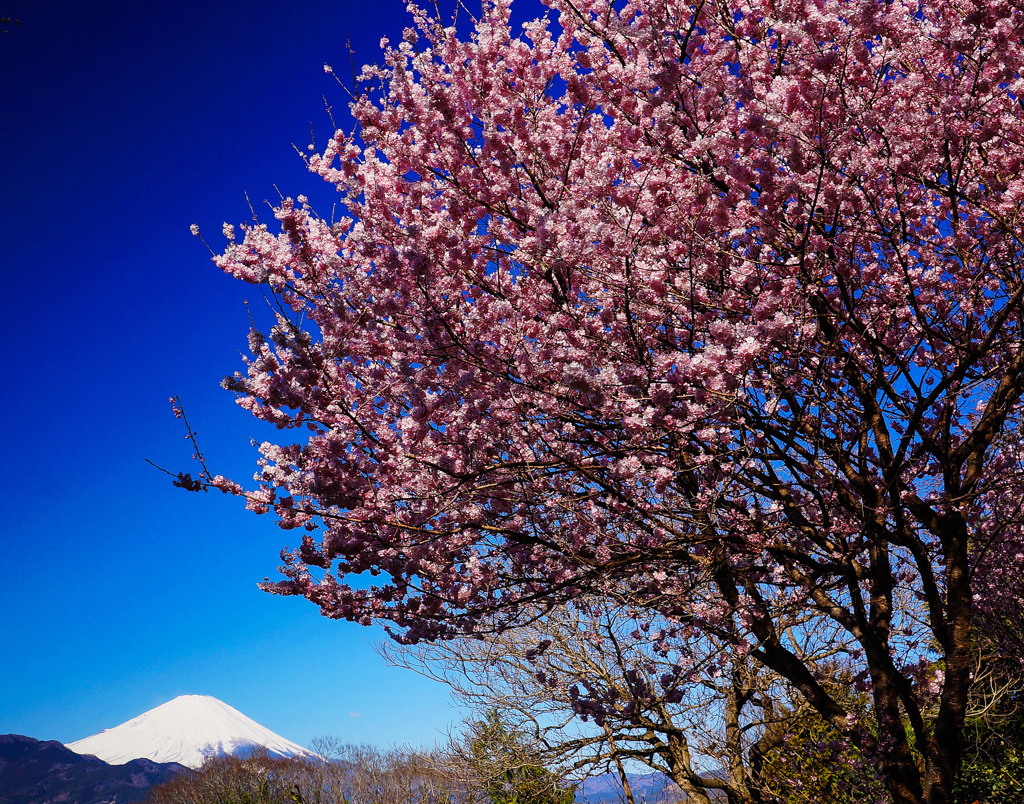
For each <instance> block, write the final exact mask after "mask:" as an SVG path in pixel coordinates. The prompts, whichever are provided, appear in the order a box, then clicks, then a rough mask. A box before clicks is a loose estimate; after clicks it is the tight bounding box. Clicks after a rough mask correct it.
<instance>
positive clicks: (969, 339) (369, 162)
mask: <svg viewBox="0 0 1024 804" xmlns="http://www.w3.org/2000/svg"><path fill="white" fill-rule="evenodd" d="M412 13H413V16H414V23H415V24H414V26H413V27H411V28H410V29H409V30H407V31H406V32H405V35H404V37H403V41H402V42H401V43H399V44H398V45H397V46H396V47H391V48H388V49H387V50H386V58H385V61H384V63H383V64H382V65H381V66H379V67H372V68H364V70H363V73H362V81H363V83H362V84H361V86H360V89H359V91H358V94H357V97H356V99H355V101H354V102H353V104H352V106H351V110H352V114H353V116H354V118H355V121H356V124H357V127H356V129H355V130H354V131H353V133H351V134H346V133H345V132H343V131H338V132H337V133H336V134H335V136H334V138H333V139H332V140H331V141H330V143H329V144H328V145H327V146H326V148H325V149H324V150H323V151H322V152H321V153H318V154H315V155H314V156H312V157H311V158H310V160H309V166H310V168H311V170H312V171H314V172H315V173H317V174H319V175H320V176H321V177H323V179H325V180H326V181H328V182H331V183H333V184H334V185H335V186H336V187H337V189H338V190H339V192H340V198H341V200H342V201H343V205H344V208H345V211H346V216H345V217H343V218H341V219H339V220H335V221H329V220H325V219H323V218H322V217H320V216H318V215H316V214H315V213H314V211H313V210H312V209H311V208H310V206H309V204H308V203H307V202H306V201H305V199H304V198H303V197H302V196H300V197H299V198H298V200H297V201H292V200H285V201H283V202H282V203H281V204H280V206H279V207H278V208H277V209H276V210H275V213H274V214H275V217H276V219H277V221H278V224H279V227H280V231H279V232H273V231H271V228H270V227H268V226H266V225H263V224H252V225H247V226H245V227H243V235H244V236H243V237H242V238H241V239H240V240H236V239H235V237H234V233H233V230H232V229H231V228H230V227H225V228H226V232H227V233H228V236H229V243H228V245H227V248H226V250H225V251H224V253H223V255H222V256H220V257H218V258H217V260H216V261H217V263H218V265H219V266H220V267H221V268H223V269H224V270H225V271H227V272H228V273H230V274H232V275H234V276H237V277H239V278H241V279H243V280H246V281H248V282H253V283H259V284H262V285H265V286H266V287H267V288H268V290H269V291H270V292H271V293H272V294H274V296H275V298H276V299H277V302H278V304H279V313H278V316H277V320H276V323H274V325H273V326H272V327H270V328H269V331H268V332H267V334H266V335H263V334H261V333H259V332H257V331H255V330H254V331H253V332H252V333H251V334H250V348H251V352H252V355H251V357H250V358H249V360H248V365H247V367H246V370H245V372H244V373H239V374H236V375H235V376H234V377H233V378H230V379H229V380H228V381H227V382H226V385H227V387H228V388H230V389H231V390H233V391H235V392H237V393H238V395H239V402H240V404H241V405H242V406H243V407H245V408H247V409H248V410H250V411H251V412H252V413H253V414H254V415H255V416H256V417H258V418H260V419H263V420H266V421H268V422H273V423H274V424H276V425H277V426H278V427H280V428H282V429H283V430H288V431H291V432H288V433H283V434H282V435H283V437H284V438H283V441H282V443H280V444H272V443H265V444H263V445H261V447H260V451H261V453H262V460H261V468H260V472H259V475H258V481H259V482H258V487H256V488H253V489H248V490H246V489H243V487H242V486H241V485H239V484H237V483H235V482H234V481H231V480H229V479H226V478H224V477H221V476H213V475H211V474H210V473H208V472H205V471H204V474H203V475H202V477H201V478H200V481H201V482H202V483H205V484H209V485H212V486H215V487H218V488H221V489H222V490H224V491H228V492H233V493H236V494H240V495H244V496H245V497H246V499H247V500H248V505H249V506H250V507H251V508H252V509H253V510H254V511H257V512H261V513H265V512H270V511H273V512H274V514H275V515H276V516H277V518H278V519H279V521H280V524H281V525H282V527H284V528H299V529H305V531H306V533H305V535H304V536H303V538H302V542H301V545H300V546H298V547H297V548H296V549H295V550H293V551H287V552H286V553H285V554H284V567H283V573H284V579H283V580H280V581H277V582H270V581H268V582H267V583H266V588H267V589H268V590H270V591H273V592H276V593H280V594H288V595H300V596H304V597H306V598H308V599H309V600H310V601H312V602H314V603H315V604H316V605H318V606H319V607H320V608H321V610H322V611H323V613H324V614H325V615H327V616H329V617H335V618H345V619H350V620H354V621H357V622H363V623H368V622H370V621H373V620H379V621H383V622H385V623H388V624H389V627H390V628H391V629H392V631H393V632H394V633H395V635H396V636H397V637H398V638H400V639H402V640H406V641H417V640H438V639H444V638H447V637H451V636H454V635H458V634H474V633H477V634H479V633H481V631H482V629H484V628H485V627H493V626H494V624H495V623H497V627H502V628H504V627H513V626H516V625H518V624H522V622H523V620H524V619H525V618H527V617H530V616H534V612H535V611H536V609H537V607H538V606H540V607H541V608H543V607H545V606H554V605H558V604H559V603H561V602H563V601H565V600H570V599H574V598H577V597H579V596H580V595H583V594H594V595H598V596H607V597H611V598H613V599H616V600H619V601H622V602H623V603H628V605H630V606H632V607H633V608H635V609H636V610H637V611H648V612H650V613H651V614H652V616H656V617H659V618H667V619H669V620H671V621H672V622H674V623H676V624H677V625H678V627H679V628H686V629H692V632H693V633H694V634H707V635H712V636H714V637H715V638H716V639H721V640H725V641H727V642H728V643H729V644H730V645H731V650H732V651H734V652H735V653H736V655H737V656H742V657H745V660H746V661H749V662H752V663H755V664H757V665H760V666H762V667H764V668H766V669H767V670H770V671H771V672H772V673H774V674H777V675H778V677H780V678H781V679H784V680H785V682H786V683H787V684H789V685H791V686H792V688H793V689H794V690H796V691H798V693H799V694H800V695H801V696H802V697H803V699H804V700H806V702H807V705H808V706H810V707H812V708H813V709H814V710H815V711H817V712H818V713H819V715H820V716H821V718H822V719H823V721H824V722H825V723H827V724H829V726H830V727H831V728H833V729H834V730H835V731H836V732H837V733H840V734H844V735H847V736H849V737H851V739H852V738H856V739H857V740H858V744H859V745H860V746H861V748H862V749H863V750H864V751H866V752H869V753H870V754H871V755H872V756H874V757H876V758H877V759H876V761H877V763H878V766H879V771H880V773H881V775H882V777H883V778H884V780H885V783H886V786H887V789H888V791H889V795H890V796H891V797H892V799H893V800H894V801H896V802H900V803H901V804H903V803H907V804H909V803H910V802H914V803H915V804H916V803H917V802H923V801H928V802H933V803H934V804H938V802H948V801H950V800H951V799H950V797H951V795H952V793H951V790H952V785H953V779H954V776H955V773H956V770H957V767H958V765H959V763H960V761H961V754H962V729H963V724H964V717H965V711H966V707H967V705H968V692H969V687H970V669H971V665H972V660H971V657H972V651H973V649H974V647H973V646H974V642H975V635H976V626H975V617H976V615H977V617H978V618H979V619H978V622H979V623H990V622H1001V621H1003V619H1005V618H1003V615H1004V614H1005V612H1006V611H1007V607H1010V608H1011V609H1012V607H1013V606H1019V605H1020V604H1021V586H1020V584H1019V579H1020V577H1021V571H1022V570H1024V534H1022V517H1021V505H1022V493H1021V492H1022V488H1024V485H1022V470H1024V466H1022V460H1024V440H1022V438H1021V435H1022V433H1021V413H1022V405H1021V394H1022V393H1024V348H1022V346H1024V344H1022V333H1021V301H1022V298H1024V266H1022V262H1021V260H1022V256H1024V249H1022V241H1021V235H1022V232H1024V228H1022V227H1024V220H1022V213H1021V209H1022V208H1024V178H1022V177H1021V166H1022V164H1024V110H1022V104H1024V98H1022V89H1024V82H1022V75H1021V73H1022V69H1021V68H1022V64H1024V51H1022V42H1021V33H1022V28H1021V25H1022V23H1024V10H1022V8H1021V7H1020V5H1019V4H1015V3H1014V2H1004V0H960V1H958V2H955V3H953V2H944V3H920V2H917V1H916V0H915V1H914V2H910V0H891V2H881V1H880V0H717V1H716V2H714V3H712V2H708V0H696V1H695V2H683V1H682V0H617V1H615V2H609V0H550V10H549V14H548V15H547V16H545V17H543V18H541V19H538V20H536V21H534V22H531V23H529V24H527V25H526V26H525V27H524V29H523V30H522V32H520V31H518V30H516V31H513V30H512V28H511V25H510V22H509V15H510V9H509V5H508V2H507V0H499V1H498V2H497V3H496V4H494V5H489V6H487V7H486V8H485V9H484V10H483V11H482V13H481V15H480V18H479V19H478V20H475V21H474V25H473V30H472V32H471V33H469V34H468V35H465V34H460V33H459V31H458V30H457V28H456V27H455V26H448V27H445V25H444V24H443V23H441V22H439V21H438V20H436V19H433V18H431V17H430V16H428V15H427V14H425V13H424V12H422V11H420V10H417V9H415V8H414V9H413V10H412ZM289 436H290V437H289ZM994 557H997V558H998V561H997V564H996V566H997V567H998V569H999V572H992V571H991V569H992V567H993V560H992V559H993V558H994ZM709 586H710V588H711V589H712V590H713V594H708V593H705V592H703V591H702V592H701V593H700V594H694V590H698V589H701V590H704V589H706V588H708V587H709ZM808 613H813V615H814V616H816V617H822V618H827V619H828V620H830V621H831V622H832V623H833V624H834V625H835V626H836V627H838V628H840V629H842V631H843V633H844V635H845V636H844V640H848V641H849V643H850V645H851V646H852V647H851V651H850V661H851V665H852V676H851V678H852V683H854V684H857V685H860V686H862V687H863V688H864V689H865V690H866V691H868V692H869V694H870V698H871V715H872V719H873V726H872V728H871V729H869V730H866V731H860V732H858V731H857V729H858V728H859V726H858V725H857V717H856V716H855V713H853V712H851V711H849V708H848V707H847V706H845V705H844V702H843V700H842V699H841V698H840V697H838V696H836V695H833V694H830V691H829V685H828V684H826V683H824V680H823V678H822V677H821V673H820V671H819V669H817V668H816V667H815V666H813V665H811V664H808V663H807V662H805V661H803V660H802V659H801V655H800V649H799V641H800V639H801V636H800V635H799V634H798V633H795V632H794V629H793V628H792V627H791V625H792V623H794V622H802V621H805V619H806V617H807V616H808ZM932 713H933V714H932ZM915 752H916V753H915Z"/></svg>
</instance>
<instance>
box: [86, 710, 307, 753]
mask: <svg viewBox="0 0 1024 804" xmlns="http://www.w3.org/2000/svg"><path fill="white" fill-rule="evenodd" d="M258 746H263V747H264V748H266V749H267V751H268V752H269V753H270V755H271V756H283V757H293V756H314V754H313V752H312V751H307V750H306V749H305V748H303V747H302V746H301V745H297V744H295V743H293V742H291V741H290V740H286V739H285V738H284V737H281V736H280V735H278V734H275V733H274V732H272V731H271V730H270V729H268V728H266V727H264V726H261V725H260V724H259V723H257V722H256V721H255V720H253V719H252V718H249V717H246V716H245V715H243V714H242V713H241V712H239V711H238V710H237V709H235V708H233V707H231V706H228V705H227V704H226V703H224V702H223V701H219V700H217V699H216V698H214V697H212V696H210V695H180V696H178V697H177V698H175V699H174V700H172V701H168V702H167V703H165V704H161V705H160V706H158V707H156V708H155V709H150V710H149V711H148V712H143V713H142V714H141V715H139V716H138V717H136V718H132V719H131V720H129V721H127V722H126V723H122V724H121V725H120V726H115V727H114V728H112V729H104V730H103V731H101V732H100V733H99V734H94V735H92V736H91V737H86V738H84V739H82V740H76V741H75V742H73V743H68V744H67V747H68V748H70V749H71V750H72V751H74V752H75V753H78V754H92V755H93V756H96V757H99V758H100V759H102V760H103V761H105V762H109V763H110V764H111V765H123V764H125V763H126V762H130V761H131V760H133V759H151V760H153V761H154V762H179V763H181V764H182V765H187V766H188V767H190V768H198V767H199V766H200V765H202V764H203V760H205V759H206V758H207V757H216V756H226V755H229V754H244V753H247V752H248V751H251V750H252V749H253V748H256V747H258Z"/></svg>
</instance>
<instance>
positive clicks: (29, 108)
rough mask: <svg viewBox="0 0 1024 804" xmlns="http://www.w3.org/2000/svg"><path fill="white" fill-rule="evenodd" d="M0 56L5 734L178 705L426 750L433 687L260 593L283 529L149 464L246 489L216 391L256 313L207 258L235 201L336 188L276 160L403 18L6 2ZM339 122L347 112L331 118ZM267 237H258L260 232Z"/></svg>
mask: <svg viewBox="0 0 1024 804" xmlns="http://www.w3.org/2000/svg"><path fill="white" fill-rule="evenodd" d="M0 15H2V16H11V17H17V18H20V20H21V23H22V26H23V27H22V28H20V29H18V28H13V29H12V31H11V32H10V33H8V34H5V35H2V36H0V82H2V83H0V86H2V92H0V104H2V106H3V113H2V116H0V121H2V122H0V190H2V193H0V221H2V224H3V228H2V231H3V244H2V246H0V276H2V279H3V283H2V290H0V304H2V305H3V312H4V322H3V327H2V329H0V333H2V334H0V345H2V351H0V360H2V370H3V374H2V376H3V380H2V385H0V390H2V393H0V444H2V447H3V453H2V460H0V466H2V469H0V472H2V482H0V503H2V511H3V518H2V520H0V546H2V550H3V552H2V558H0V562H2V564H0V566H2V569H3V583H2V584H0V611H2V615H3V618H2V626H0V629H2V630H0V649H2V652H3V655H4V658H3V660H2V661H0V733H6V732H14V733H20V734H26V735H29V736H32V737H36V738H39V739H56V740H60V741H63V742H67V741H71V740H75V739H79V738H82V737H85V736H87V735H90V734H93V733H95V732H97V731H100V730H101V729H103V728H108V727H111V726H114V725H117V724H118V723H121V722H123V721H124V720H127V719H129V718H131V717H133V716H135V715H137V714H140V713H141V712H143V711H145V710H146V709H149V708H151V707H153V706H156V705H158V704H160V703H163V702H164V701H166V700H169V699H170V698H172V697H174V696H176V695H180V694H183V693H198V694H208V695H213V696H216V697H218V698H220V699H222V700H224V701H225V702H227V703H229V704H231V705H232V706H234V707H236V708H238V709H239V710H241V711H242V712H244V713H245V714H247V715H249V716H250V717H253V718H255V719H256V720H257V721H259V722H261V723H263V724H264V725H266V726H267V727H269V728H271V729H273V730H275V731H277V732H279V733H280V734H282V735H284V736H285V737H288V738H289V739H292V740H295V741H297V742H299V743H306V744H308V743H309V741H310V740H311V739H312V738H313V737H315V736H317V735H323V734H333V735H336V736H338V737H340V738H341V739H343V740H345V741H348V742H353V743H364V742H366V743H375V744H378V745H382V746H383V745H388V744H393V743H405V742H408V743H414V744H422V743H431V742H433V741H434V740H435V739H437V738H438V737H440V736H441V735H442V734H443V732H444V731H445V729H446V728H447V727H448V725H449V724H452V723H456V722H457V721H458V720H459V718H460V714H459V712H458V711H457V710H456V709H453V708H451V706H450V702H449V700H448V696H447V691H446V689H444V688H443V687H440V686H438V685H436V684H433V683H432V682H428V681H425V680H423V679H420V678H419V677H418V676H416V675H415V674H413V673H411V672H410V671H405V670H397V669H391V668H388V667H386V666H385V664H384V663H383V661H382V660H381V659H379V658H378V657H377V655H376V654H375V653H374V652H373V650H372V649H371V648H370V647H369V645H368V640H375V639H380V638H381V636H382V634H381V632H380V631H379V630H376V629H365V628H360V627H358V626H356V625H352V624H349V623H338V622H332V621H328V620H325V619H323V618H321V617H320V616H319V614H318V613H317V611H316V609H315V607H314V606H312V605H311V604H308V603H306V602H305V601H298V600H294V599H284V598H278V597H271V596H270V595H266V594H264V593H262V592H259V591H258V590H257V589H256V583H257V582H258V581H260V580H262V579H263V578H264V577H265V576H267V575H270V576H274V575H275V574H276V568H277V565H278V553H279V551H280V549H281V548H282V547H284V546H286V545H291V544H292V543H293V542H294V541H295V540H296V538H297V537H296V536H295V533H294V532H285V531H281V530H279V529H278V528H277V527H276V526H275V525H274V523H273V521H272V520H271V519H269V518H266V517H255V516H254V515H252V514H250V513H248V512H246V511H245V510H244V509H243V508H242V507H241V506H240V505H239V504H238V502H237V501H235V500H233V499H230V498H227V497H224V496H222V495H220V494H217V493H210V494H189V493H187V492H184V491H181V490H179V489H176V488H173V487H172V486H171V484H170V482H169V479H168V478H167V477H166V476H164V475H161V474H160V473H158V472H157V471H156V470H154V469H152V468H151V467H150V466H148V465H147V464H146V463H145V459H146V458H149V459H151V460H153V461H155V462H157V463H160V464H163V465H165V466H167V467H169V468H173V469H176V470H177V469H186V470H190V471H194V468H193V466H192V465H191V461H190V456H191V449H190V447H189V446H188V444H187V443H186V441H185V440H184V431H183V429H182V427H181V423H180V422H178V421H177V420H175V419H174V418H173V416H172V414H171V410H170V405H169V403H168V397H170V396H171V395H172V394H178V395H180V396H181V398H182V400H183V401H184V403H185V406H186V410H187V413H188V415H189V418H190V419H191V421H192V423H193V425H194V426H195V428H196V429H197V430H198V432H199V434H200V438H201V442H202V446H203V448H204V451H205V453H206V455H207V457H208V458H209V460H210V463H211V468H212V469H213V470H214V471H216V472H220V473H222V474H226V475H228V476H234V477H238V478H243V479H244V478H248V477H250V476H251V474H252V471H253V469H254V467H255V455H254V451H253V450H252V448H251V447H250V446H249V439H250V438H251V437H259V438H261V439H262V438H263V437H264V435H265V434H264V433H262V432H261V431H260V430H259V429H258V427H257V424H256V423H255V422H254V421H253V420H252V419H251V418H249V417H248V415H247V414H245V413H244V412H243V411H241V410H239V409H238V408H237V407H236V406H235V405H234V402H233V397H232V396H231V395H230V394H229V393H227V392H226V391H223V390H221V389H220V387H219V381H220V379H221V377H223V376H224V375H225V374H230V373H231V372H233V371H234V370H235V369H236V368H237V367H238V366H239V365H240V359H239V354H240V351H241V350H243V349H244V348H245V335H246V331H247V329H248V318H247V315H246V310H245V307H244V301H245V300H247V299H248V300H250V301H251V302H252V303H253V304H254V306H258V305H262V301H261V300H260V296H259V293H258V291H256V290H255V289H254V288H252V287H249V286H246V285H243V284H241V283H239V282H237V281H235V280H232V279H229V278H228V277H226V276H224V275H222V274H220V273H219V272H218V270H217V269H216V268H215V266H214V265H213V264H212V263H211V262H210V260H209V254H208V252H207V251H206V250H205V249H204V247H203V246H202V244H201V243H200V242H199V241H198V240H197V239H196V238H193V237H192V236H191V235H190V234H189V225H190V224H191V223H193V222H198V223H199V224H200V226H201V228H202V229H203V230H204V232H205V233H206V235H207V236H208V237H209V239H210V240H211V242H212V243H214V244H216V243H219V242H220V235H219V232H220V229H221V223H222V222H223V221H229V222H233V223H236V224H237V223H239V222H241V221H243V220H246V219H247V218H248V217H249V211H248V207H247V205H246V201H245V193H246V192H248V193H249V196H250V197H251V198H252V200H253V201H254V202H262V200H263V199H266V198H271V199H273V198H276V191H275V189H274V184H275V183H276V184H277V186H278V187H279V188H280V189H281V192H283V193H284V194H285V195H292V196H295V195H299V194H300V193H305V194H306V195H308V196H309V197H310V199H311V200H312V201H313V202H314V204H315V205H317V206H319V207H321V208H323V209H325V211H326V212H329V207H330V204H331V202H332V201H333V200H334V191H333V188H330V187H328V186H326V185H323V184H322V182H320V180H319V179H317V178H316V177H314V176H312V175H311V174H308V173H307V172H306V171H305V168H304V166H303V165H302V163H301V161H300V160H299V158H298V156H297V155H296V153H295V151H294V150H293V149H292V144H293V143H294V144H295V145H298V146H300V147H303V146H305V145H306V144H307V143H308V142H309V137H310V123H312V124H313V126H314V129H315V130H316V132H317V134H318V144H320V143H322V142H323V141H324V140H325V139H326V137H327V136H328V135H329V134H330V125H329V122H328V119H327V115H326V113H325V111H324V102H323V100H322V96H324V95H327V98H328V102H330V103H332V104H333V105H334V107H335V114H336V116H337V118H338V119H339V120H340V119H345V118H346V116H347V102H346V98H345V96H344V94H343V92H342V91H341V89H340V87H338V86H337V85H336V84H335V83H334V80H333V79H332V78H331V77H330V76H327V75H325V74H324V71H323V65H324V63H325V62H328V63H330V64H331V65H332V66H334V67H335V69H336V70H337V72H338V73H339V74H342V75H345V74H346V73H348V72H349V70H348V56H347V53H346V50H345V41H346V36H348V37H351V41H352V44H353V46H354V48H355V50H356V59H357V61H359V62H362V61H370V60H373V59H375V58H376V57H377V56H378V55H379V46H378V43H379V40H380V38H381V36H384V35H387V36H389V37H390V38H391V40H392V41H397V40H398V39H400V37H401V31H402V29H403V27H404V26H405V25H406V24H407V17H406V14H405V10H404V4H403V3H402V2H400V0H374V2H355V1H354V0H305V1H304V2H299V3H297V2H272V1H271V0H175V2H164V3H148V2H138V1H137V0H98V1H96V2H88V3H85V2H80V0H74V2H71V0H60V1H57V0H3V2H2V8H0ZM339 112H340V113H339ZM267 217H268V218H269V216H267Z"/></svg>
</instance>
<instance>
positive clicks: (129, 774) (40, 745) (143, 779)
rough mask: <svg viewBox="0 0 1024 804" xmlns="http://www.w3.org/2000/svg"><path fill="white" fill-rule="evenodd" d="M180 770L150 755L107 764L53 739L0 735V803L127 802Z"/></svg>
mask: <svg viewBox="0 0 1024 804" xmlns="http://www.w3.org/2000/svg"><path fill="white" fill-rule="evenodd" d="M182 770H184V766H183V765H179V764H177V763H175V762H169V763H159V762H152V761H150V760H148V759H135V760H132V761H131V762H128V763H126V764H124V765H109V764H107V763H106V762H104V761H103V760H101V759H97V758H96V757H93V756H82V755H80V754H76V753H75V752H74V751H72V750H70V749H69V748H65V747H64V746H63V745H62V744H61V743H59V742H57V741H56V740H48V741H41V740H36V739H33V738H32V737H24V736H22V735H20V734H4V735H0V804H51V802H53V804H56V803H57V802H60V803H61V804H126V803H127V802H131V801H141V800H142V799H144V798H145V797H146V794H147V793H148V792H149V789H150V788H151V787H153V786H154V785H157V784H160V783H161V782H165V781H167V780H168V779H170V778H171V777H172V776H174V775H175V774H177V773H179V772H180V771H182Z"/></svg>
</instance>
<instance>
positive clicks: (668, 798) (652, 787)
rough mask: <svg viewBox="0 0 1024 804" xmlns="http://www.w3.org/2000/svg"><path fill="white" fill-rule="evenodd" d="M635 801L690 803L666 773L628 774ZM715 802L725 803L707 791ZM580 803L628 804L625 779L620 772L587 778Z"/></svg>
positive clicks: (578, 797) (721, 796)
mask: <svg viewBox="0 0 1024 804" xmlns="http://www.w3.org/2000/svg"><path fill="white" fill-rule="evenodd" d="M626 778H627V779H629V786H630V789H632V791H633V800H634V801H635V802H636V804H679V803H680V802H685V801H687V796H686V794H685V793H684V792H683V791H682V790H680V789H679V787H678V786H676V785H675V784H674V783H673V782H672V781H671V780H670V779H669V778H668V777H667V776H665V775H664V774H663V773H642V774H641V773H627V774H626ZM708 796H709V797H710V798H711V800H712V801H718V800H721V801H725V795H724V793H722V792H721V791H714V790H710V791H708ZM576 801H577V802H579V804H626V794H625V793H624V792H623V789H622V780H621V779H620V778H619V774H617V773H602V774H601V775H600V776H591V777H590V778H589V779H584V780H583V782H582V783H581V784H580V785H579V786H578V787H577V788H576Z"/></svg>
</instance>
